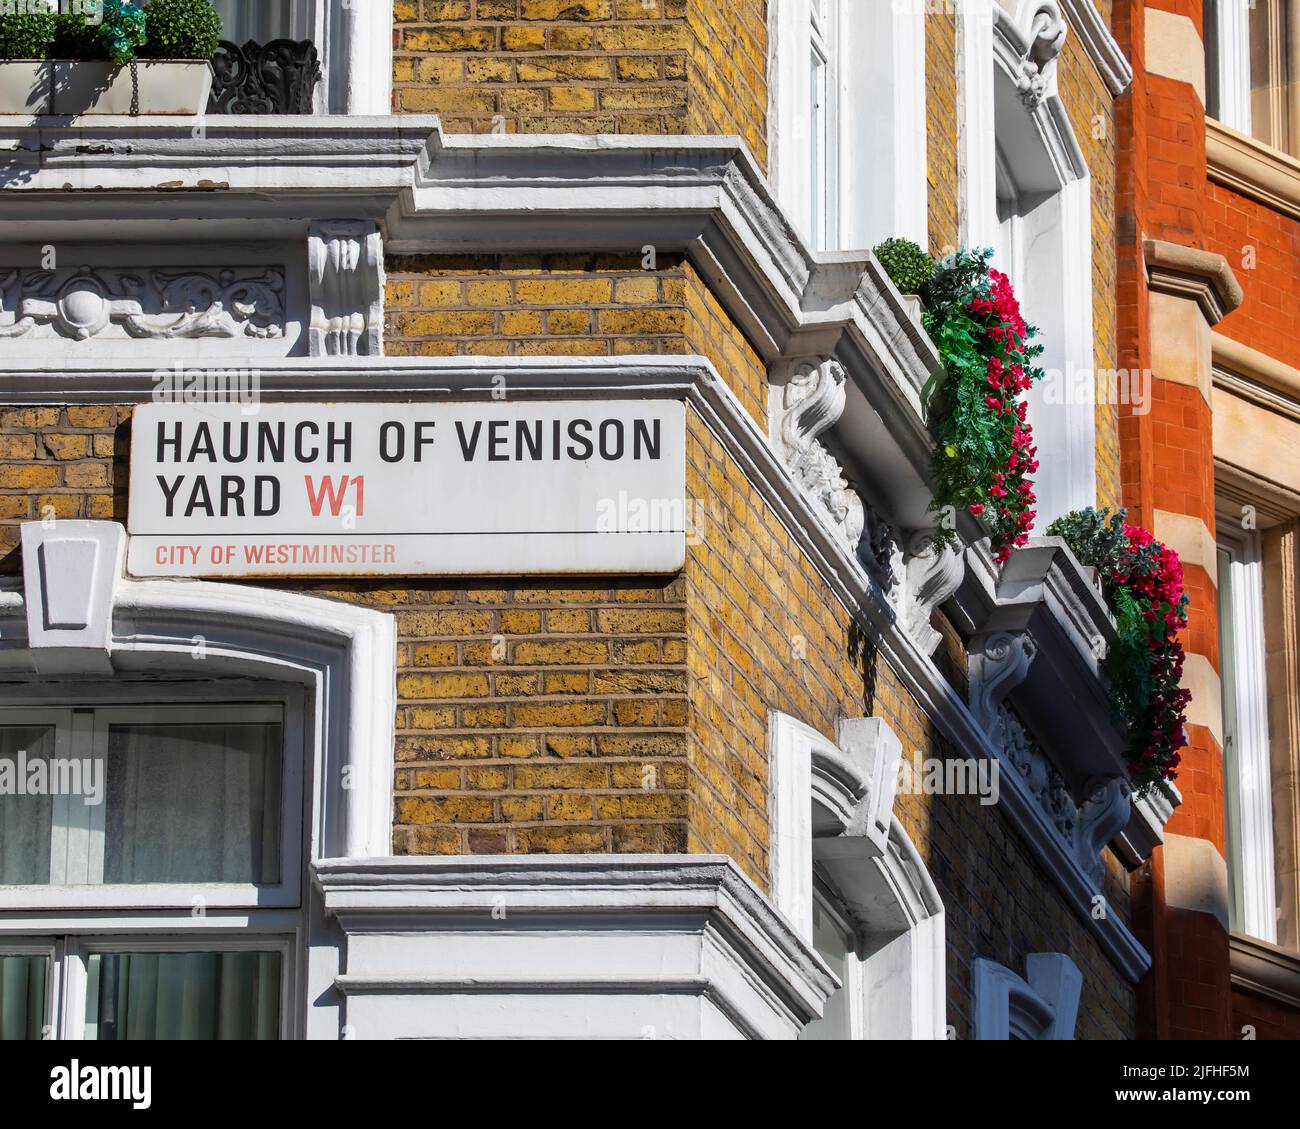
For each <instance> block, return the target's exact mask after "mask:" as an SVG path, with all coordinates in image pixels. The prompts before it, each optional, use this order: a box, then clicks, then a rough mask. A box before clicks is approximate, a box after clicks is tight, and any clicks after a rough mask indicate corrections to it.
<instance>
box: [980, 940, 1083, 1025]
mask: <svg viewBox="0 0 1300 1129" xmlns="http://www.w3.org/2000/svg"><path fill="white" fill-rule="evenodd" d="M1082 989H1083V975H1082V974H1081V973H1080V972H1079V968H1078V966H1077V965H1076V964H1075V963H1074V961H1072V960H1071V959H1070V958H1069V957H1068V956H1066V955H1065V954H1064V953H1030V954H1029V955H1028V956H1027V957H1026V958H1025V975H1024V976H1023V977H1022V976H1018V975H1017V974H1016V973H1014V972H1012V971H1011V969H1009V968H1007V967H1006V965H1003V964H999V963H998V962H997V961H992V960H986V959H984V958H983V957H976V958H975V959H974V960H973V961H972V962H971V1000H972V1004H973V1007H972V1015H971V1036H972V1038H974V1039H976V1040H979V1041H981V1042H984V1041H990V1040H1025V1041H1044V1042H1047V1041H1071V1040H1073V1039H1074V1029H1075V1024H1076V1022H1077V1020H1078V1015H1079V996H1080V993H1081V991H1082Z"/></svg>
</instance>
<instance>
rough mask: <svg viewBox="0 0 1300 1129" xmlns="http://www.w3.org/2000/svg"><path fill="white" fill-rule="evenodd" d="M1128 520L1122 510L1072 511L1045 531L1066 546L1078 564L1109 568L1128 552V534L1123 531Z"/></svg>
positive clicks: (1124, 511)
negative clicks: (1077, 560) (1077, 559)
mask: <svg viewBox="0 0 1300 1129" xmlns="http://www.w3.org/2000/svg"><path fill="white" fill-rule="evenodd" d="M1127 521H1128V510H1125V509H1121V510H1118V511H1117V512H1116V513H1113V514H1112V513H1111V512H1110V511H1109V510H1107V509H1101V510H1095V509H1086V510H1075V511H1074V512H1073V513H1069V514H1066V515H1065V516H1064V517H1058V518H1057V519H1056V520H1055V521H1054V522H1052V524H1051V526H1049V527H1048V530H1047V532H1048V533H1049V534H1050V535H1051V536H1053V537H1060V538H1061V539H1062V540H1063V541H1064V542H1065V543H1066V544H1067V545H1069V546H1070V550H1071V552H1073V553H1074V555H1075V556H1076V557H1078V558H1079V562H1080V563H1081V564H1085V565H1088V566H1089V567H1090V568H1096V569H1110V568H1112V567H1113V566H1114V562H1116V561H1118V560H1121V559H1123V556H1124V554H1125V553H1127V552H1128V551H1129V539H1128V534H1127V533H1125V532H1124V523H1125V522H1127Z"/></svg>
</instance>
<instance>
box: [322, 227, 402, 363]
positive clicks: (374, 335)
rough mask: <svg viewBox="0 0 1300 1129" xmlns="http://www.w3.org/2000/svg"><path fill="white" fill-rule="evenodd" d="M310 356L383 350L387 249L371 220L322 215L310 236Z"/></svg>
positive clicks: (367, 354) (362, 354)
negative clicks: (385, 249) (329, 218)
mask: <svg viewBox="0 0 1300 1129" xmlns="http://www.w3.org/2000/svg"><path fill="white" fill-rule="evenodd" d="M307 274H308V278H309V280H310V283H311V329H310V332H309V334H308V338H309V343H310V350H311V355H312V356H313V357H324V356H348V357H378V356H382V355H383V351H384V337H383V330H384V248H383V240H382V238H381V237H380V234H379V231H378V230H377V229H376V228H375V225H374V224H372V223H365V222H362V221H356V220H323V221H321V222H319V223H314V224H312V225H311V230H310V232H309V234H308V237H307Z"/></svg>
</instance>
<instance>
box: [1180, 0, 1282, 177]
mask: <svg viewBox="0 0 1300 1129" xmlns="http://www.w3.org/2000/svg"><path fill="white" fill-rule="evenodd" d="M1204 26H1205V55H1206V72H1207V73H1206V77H1207V83H1206V103H1207V105H1206V109H1207V112H1208V113H1209V115H1210V116H1211V117H1213V118H1216V119H1217V120H1219V121H1221V122H1223V123H1224V124H1225V125H1228V126H1231V127H1232V128H1233V129H1235V130H1237V131H1238V132H1240V133H1244V134H1247V135H1248V136H1250V137H1254V138H1255V139H1256V140H1257V141H1262V142H1263V143H1264V144H1265V145H1271V146H1272V147H1273V148H1275V149H1281V150H1282V151H1284V152H1287V153H1290V154H1291V155H1293V156H1300V0H1205V20H1204Z"/></svg>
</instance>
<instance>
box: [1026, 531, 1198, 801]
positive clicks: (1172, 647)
mask: <svg viewBox="0 0 1300 1129" xmlns="http://www.w3.org/2000/svg"><path fill="white" fill-rule="evenodd" d="M1127 518H1128V511H1127V510H1124V509H1121V510H1118V511H1117V512H1115V513H1114V514H1112V513H1111V512H1110V510H1109V509H1102V510H1096V509H1086V510H1076V511H1075V512H1074V513H1071V514H1067V515H1066V516H1065V517H1061V518H1057V519H1056V521H1054V522H1052V524H1051V525H1050V526H1049V527H1048V530H1047V532H1048V533H1050V534H1052V535H1054V536H1057V537H1061V538H1063V539H1064V540H1065V543H1066V544H1067V545H1069V546H1070V549H1071V550H1072V551H1073V553H1074V555H1075V556H1076V557H1078V558H1079V560H1080V562H1081V563H1083V564H1085V565H1091V566H1092V567H1093V568H1096V569H1097V571H1098V574H1099V575H1100V577H1101V582H1102V589H1103V591H1104V592H1105V594H1106V602H1107V603H1108V604H1109V605H1110V609H1111V612H1112V613H1113V614H1114V616H1115V627H1116V630H1117V632H1118V635H1119V643H1118V645H1117V646H1116V647H1115V648H1114V650H1113V651H1112V652H1111V654H1110V656H1109V657H1108V658H1107V671H1106V673H1107V677H1108V680H1109V682H1110V688H1111V693H1112V695H1113V697H1114V701H1115V708H1116V712H1117V713H1118V715H1119V717H1120V719H1121V720H1122V721H1123V722H1124V723H1125V725H1126V726H1127V728H1128V734H1129V747H1128V762H1129V763H1128V768H1129V776H1130V778H1131V779H1132V781H1133V785H1134V787H1135V788H1136V789H1137V791H1138V794H1139V795H1145V794H1146V793H1147V792H1149V791H1151V790H1152V789H1153V788H1159V787H1161V785H1162V784H1163V782H1164V781H1166V780H1173V779H1174V778H1175V777H1176V776H1177V772H1176V771H1175V770H1176V769H1177V767H1178V764H1179V762H1180V760H1181V759H1182V754H1181V750H1182V749H1183V748H1184V747H1185V746H1186V744H1187V733H1186V720H1187V719H1186V709H1187V703H1188V702H1189V701H1190V700H1191V697H1192V695H1191V692H1190V691H1188V690H1184V689H1182V687H1181V686H1180V685H1179V683H1180V682H1181V681H1182V676H1183V661H1184V654H1183V645H1182V644H1181V643H1180V642H1179V641H1178V632H1179V631H1180V630H1182V629H1183V628H1184V627H1186V626H1187V605H1188V602H1189V601H1188V597H1187V594H1186V593H1185V592H1184V591H1183V566H1182V562H1181V561H1180V560H1179V559H1178V554H1177V553H1175V552H1174V551H1173V550H1172V549H1169V548H1167V547H1166V546H1164V545H1162V544H1161V543H1160V542H1159V541H1157V540H1156V539H1155V538H1154V537H1152V536H1151V534H1150V533H1149V532H1147V530H1145V529H1142V528H1141V527H1139V526H1134V525H1129V524H1128V521H1127Z"/></svg>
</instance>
